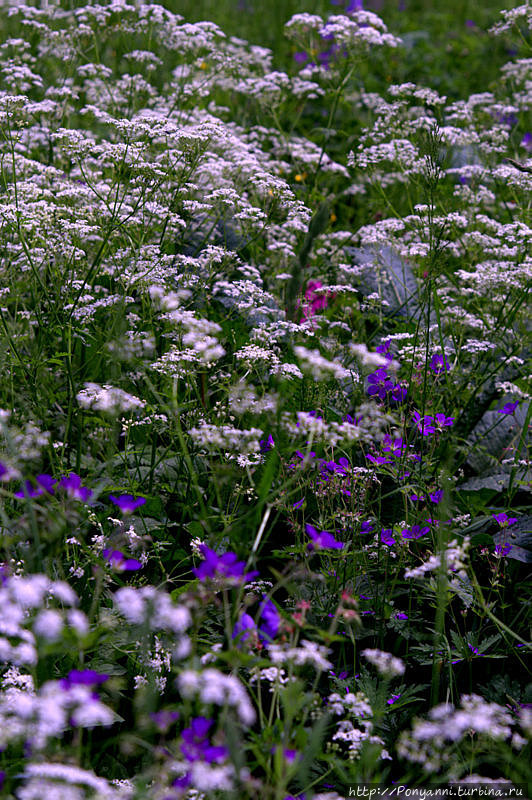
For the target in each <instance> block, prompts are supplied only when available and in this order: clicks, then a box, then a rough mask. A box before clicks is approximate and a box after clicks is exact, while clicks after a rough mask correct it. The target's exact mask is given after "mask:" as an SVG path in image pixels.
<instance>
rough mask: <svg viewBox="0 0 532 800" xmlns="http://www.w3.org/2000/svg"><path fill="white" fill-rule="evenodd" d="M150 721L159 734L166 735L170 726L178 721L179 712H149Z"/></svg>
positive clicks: (163, 710) (164, 710)
mask: <svg viewBox="0 0 532 800" xmlns="http://www.w3.org/2000/svg"><path fill="white" fill-rule="evenodd" d="M150 719H151V720H152V721H153V723H154V725H155V727H156V728H157V730H158V731H159V732H160V733H166V731H167V730H168V729H169V728H170V726H171V725H173V724H174V722H175V721H176V720H178V719H179V712H178V711H168V710H166V709H162V710H161V711H150Z"/></svg>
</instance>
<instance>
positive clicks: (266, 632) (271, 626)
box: [259, 594, 281, 642]
mask: <svg viewBox="0 0 532 800" xmlns="http://www.w3.org/2000/svg"><path fill="white" fill-rule="evenodd" d="M260 617H261V624H260V626H259V633H260V638H261V640H262V641H264V640H266V641H268V642H271V641H272V639H275V637H276V636H277V634H278V633H279V628H280V626H281V617H280V615H279V612H278V611H277V608H276V607H275V605H274V604H273V603H272V601H271V600H268V598H267V597H266V595H264V594H263V595H262V603H261V604H260Z"/></svg>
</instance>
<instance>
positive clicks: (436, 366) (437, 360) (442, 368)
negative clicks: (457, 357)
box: [430, 353, 451, 375]
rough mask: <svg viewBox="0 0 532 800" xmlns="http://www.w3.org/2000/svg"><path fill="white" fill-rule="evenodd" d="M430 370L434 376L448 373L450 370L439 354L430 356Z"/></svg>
mask: <svg viewBox="0 0 532 800" xmlns="http://www.w3.org/2000/svg"><path fill="white" fill-rule="evenodd" d="M430 368H431V370H432V371H433V372H435V373H436V375H440V374H441V373H442V372H448V371H449V370H450V369H451V367H450V366H449V362H448V361H447V359H446V358H445V356H444V355H440V354H439V353H436V354H435V355H433V356H432V358H431V360H430Z"/></svg>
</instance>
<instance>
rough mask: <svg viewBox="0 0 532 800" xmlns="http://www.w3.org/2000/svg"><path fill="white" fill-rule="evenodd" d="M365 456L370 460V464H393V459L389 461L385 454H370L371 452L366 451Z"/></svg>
mask: <svg viewBox="0 0 532 800" xmlns="http://www.w3.org/2000/svg"><path fill="white" fill-rule="evenodd" d="M366 458H367V459H368V461H371V463H372V464H376V465H381V464H393V461H390V459H388V458H386V456H372V455H371V453H366Z"/></svg>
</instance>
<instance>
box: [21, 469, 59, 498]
mask: <svg viewBox="0 0 532 800" xmlns="http://www.w3.org/2000/svg"><path fill="white" fill-rule="evenodd" d="M35 480H36V482H37V486H36V487H34V486H33V484H32V482H31V481H24V485H23V487H22V489H19V491H18V492H15V493H14V494H15V497H18V498H24V497H31V498H34V497H40V496H41V495H42V494H44V493H45V492H47V493H48V494H53V493H54V486H55V484H56V483H57V481H56V480H55V478H52V476H51V475H47V474H46V473H43V474H42V475H37V477H36V479H35Z"/></svg>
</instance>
